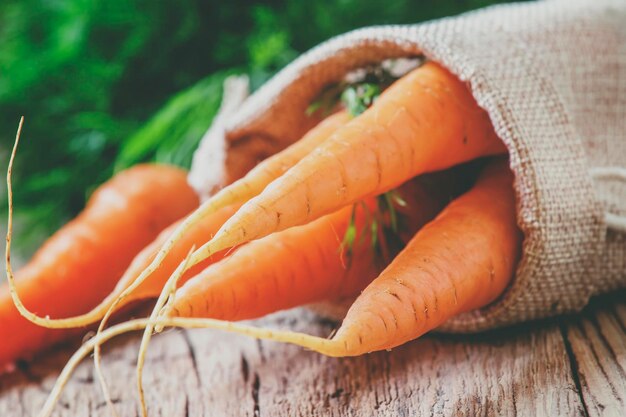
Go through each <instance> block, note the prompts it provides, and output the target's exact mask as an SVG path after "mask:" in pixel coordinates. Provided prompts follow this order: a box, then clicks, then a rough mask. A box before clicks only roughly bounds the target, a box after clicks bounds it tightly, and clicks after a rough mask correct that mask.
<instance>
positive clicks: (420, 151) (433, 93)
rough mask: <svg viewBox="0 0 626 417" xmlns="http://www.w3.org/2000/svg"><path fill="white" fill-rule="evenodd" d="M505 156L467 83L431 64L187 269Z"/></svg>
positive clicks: (292, 174)
mask: <svg viewBox="0 0 626 417" xmlns="http://www.w3.org/2000/svg"><path fill="white" fill-rule="evenodd" d="M505 152H506V148H505V146H504V145H503V143H502V142H501V141H500V139H499V138H498V137H497V136H496V134H495V132H494V130H493V127H492V126H491V123H490V121H489V117H488V115H487V113H486V112H485V111H483V110H482V109H481V108H480V107H478V105H477V104H476V102H475V101H474V99H473V97H472V95H471V93H470V91H469V90H468V89H467V87H466V86H465V84H463V83H462V82H460V81H459V80H458V79H457V78H456V77H455V76H453V75H452V74H450V73H449V72H448V71H447V70H445V69H444V68H442V67H441V66H439V65H437V64H435V63H434V62H428V63H426V64H424V65H423V66H421V67H419V68H417V69H415V70H413V71H412V72H410V73H409V74H407V75H405V76H404V77H403V78H401V79H399V80H398V81H396V82H395V83H394V84H392V85H391V86H390V87H389V88H388V89H387V90H385V91H384V92H383V93H382V95H381V96H380V98H379V99H378V100H377V101H376V102H375V103H374V105H373V106H372V107H371V108H369V109H368V110H366V111H365V112H364V113H362V114H361V115H360V116H358V117H356V118H354V119H353V120H351V121H350V122H348V123H347V124H346V125H345V126H343V127H341V128H339V129H338V130H337V131H336V132H335V133H334V134H333V135H332V136H331V137H330V138H329V139H328V140H326V141H325V142H323V143H321V144H320V145H319V146H318V147H317V148H316V149H315V150H314V151H313V152H311V153H310V154H309V155H307V156H306V157H305V158H303V159H302V160H301V161H300V162H298V163H297V164H296V165H294V166H293V167H292V168H291V169H289V170H288V171H287V172H285V174H283V175H282V176H281V177H279V178H277V179H276V180H274V181H273V182H272V183H271V184H269V185H268V186H267V187H266V188H265V189H264V190H263V192H262V193H260V194H259V195H257V196H256V197H254V198H252V199H250V200H249V201H248V202H246V203H245V204H243V206H242V207H241V208H240V209H239V210H238V211H237V213H235V214H234V215H233V216H232V217H231V218H230V219H229V220H228V221H227V222H226V223H225V224H224V225H223V226H222V228H221V229H220V230H219V231H218V232H217V233H216V235H215V236H214V237H213V239H211V240H210V241H209V242H207V243H206V244H204V245H203V246H202V247H200V248H199V249H198V250H196V251H195V252H194V253H193V254H192V255H191V257H190V260H189V262H188V267H191V266H193V265H195V264H197V263H198V262H200V261H202V260H203V259H205V258H206V257H207V256H209V255H210V254H212V253H214V252H217V251H221V250H224V249H226V248H229V247H233V246H237V245H240V244H241V243H244V242H247V241H250V240H254V239H258V238H261V237H264V236H267V235H269V234H271V233H273V232H276V231H279V230H283V229H286V228H288V227H292V226H296V225H300V224H304V223H307V222H309V221H311V220H313V219H316V218H319V217H320V216H322V215H324V214H327V213H330V212H332V211H334V210H337V209H338V208H340V207H343V206H345V205H348V204H352V203H354V202H356V201H358V200H360V199H362V198H365V197H367V196H371V195H378V194H381V193H383V192H385V191H388V190H390V189H392V188H394V187H396V186H398V185H399V184H401V183H402V182H404V181H406V180H408V179H409V178H412V177H414V176H416V175H419V174H422V173H425V172H432V171H435V170H440V169H444V168H447V167H451V166H454V165H457V164H459V163H462V162H466V161H469V160H472V159H475V158H478V157H481V156H486V155H492V154H501V153H505ZM194 217H196V214H195V213H194V214H192V215H191V216H190V217H189V219H193V218H194ZM189 221H191V220H189Z"/></svg>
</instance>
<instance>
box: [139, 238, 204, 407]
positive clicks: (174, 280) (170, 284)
mask: <svg viewBox="0 0 626 417" xmlns="http://www.w3.org/2000/svg"><path fill="white" fill-rule="evenodd" d="M194 249H195V248H191V250H190V251H189V254H188V255H187V257H186V258H185V260H184V261H183V262H182V263H181V264H180V266H179V267H178V268H177V270H176V271H175V272H174V273H173V274H172V276H171V277H170V279H169V280H168V281H167V283H166V284H165V286H164V287H163V291H162V292H161V295H160V296H159V299H158V300H157V302H156V304H155V305H154V309H153V310H152V313H151V314H150V320H152V321H156V319H157V318H159V315H160V314H161V312H162V310H163V307H164V306H165V305H166V304H167V303H168V302H170V300H172V301H173V300H174V294H175V292H176V287H177V284H178V280H179V279H180V277H182V275H183V274H184V273H185V271H186V270H187V264H188V262H189V257H190V256H191V254H192V253H193V252H194ZM153 329H156V330H157V331H158V332H160V331H162V330H163V325H161V324H156V325H152V324H148V325H147V326H146V329H145V330H144V333H143V336H142V338H141V345H140V346H139V355H138V357H137V390H138V394H139V403H140V405H141V414H142V416H144V417H147V416H148V407H147V406H146V398H145V393H144V389H143V367H144V364H145V361H146V353H147V352H148V344H149V343H150V339H151V338H152V331H153Z"/></svg>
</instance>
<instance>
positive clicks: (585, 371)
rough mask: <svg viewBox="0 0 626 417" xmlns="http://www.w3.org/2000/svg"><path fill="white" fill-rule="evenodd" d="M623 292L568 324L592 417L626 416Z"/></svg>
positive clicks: (625, 347) (576, 365)
mask: <svg viewBox="0 0 626 417" xmlns="http://www.w3.org/2000/svg"><path fill="white" fill-rule="evenodd" d="M624 295H625V294H624V293H622V294H621V296H615V297H614V298H613V299H612V300H603V301H602V304H604V306H602V308H598V307H591V308H590V309H589V311H588V313H587V314H585V318H584V319H582V320H577V321H576V322H573V323H571V324H568V325H567V330H566V335H567V340H568V342H569V344H570V346H571V351H572V354H573V356H574V359H575V367H574V368H575V369H576V370H577V373H578V378H579V381H580V386H581V389H582V394H583V399H584V403H585V405H586V408H587V409H588V411H589V414H590V415H593V416H604V417H613V416H615V417H622V416H626V301H625V297H624Z"/></svg>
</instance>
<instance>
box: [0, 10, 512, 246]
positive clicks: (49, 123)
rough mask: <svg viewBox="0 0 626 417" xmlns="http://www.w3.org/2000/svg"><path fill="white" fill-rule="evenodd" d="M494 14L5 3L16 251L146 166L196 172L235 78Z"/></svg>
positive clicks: (0, 82)
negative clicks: (336, 48)
mask: <svg viewBox="0 0 626 417" xmlns="http://www.w3.org/2000/svg"><path fill="white" fill-rule="evenodd" d="M498 2H500V1H487V0H428V1H417V0H386V1H384V2H383V1H373V0H370V1H367V0H318V1H296V0H281V1H272V2H263V1H254V0H247V1H246V0H231V1H228V2H222V1H211V0H178V1H160V0H3V1H2V2H1V3H0V150H1V151H2V153H3V154H2V158H3V167H6V161H7V156H8V150H9V149H10V146H11V145H12V143H13V139H14V135H15V129H16V127H17V124H18V120H19V117H20V116H21V115H24V116H25V117H26V122H25V127H24V131H23V135H22V144H21V148H20V150H19V153H18V158H17V163H16V177H15V179H14V185H15V198H16V212H17V214H18V216H19V218H20V223H21V225H22V227H21V230H20V241H19V242H17V243H18V245H19V243H20V242H21V243H22V244H24V243H27V246H26V248H27V247H28V246H32V245H34V244H37V242H38V241H39V240H40V239H41V238H42V237H43V236H45V235H47V234H49V233H51V232H52V231H54V230H55V229H57V228H58V227H59V226H60V225H61V224H63V223H64V222H65V221H67V220H68V219H69V218H71V217H72V216H74V215H75V214H76V213H77V212H78V211H80V210H81V209H82V207H83V206H84V203H85V199H86V198H87V197H88V196H89V194H90V192H91V191H92V190H93V189H94V188H95V187H96V186H97V185H98V184H100V183H101V182H103V181H105V180H106V179H107V178H109V177H110V176H111V175H112V173H113V172H114V170H118V169H121V168H124V167H126V166H129V165H131V164H133V163H136V162H140V161H147V160H157V161H163V162H170V163H174V164H177V165H181V166H188V165H189V162H190V157H191V152H192V151H193V149H194V147H195V145H196V144H197V142H198V140H199V139H200V137H201V136H202V134H203V133H204V131H205V130H206V129H207V127H208V126H209V125H210V123H211V119H212V117H213V115H214V114H215V112H216V110H217V108H218V106H219V102H220V99H221V84H222V80H223V79H224V77H225V76H226V75H227V74H229V73H233V72H242V73H243V72H245V73H248V74H249V75H250V76H251V79H252V84H253V87H258V86H259V85H260V84H262V83H263V82H264V81H266V80H267V79H268V78H269V77H270V76H271V75H272V74H274V73H275V72H276V71H277V70H278V69H280V68H281V67H283V66H284V65H285V64H287V63H288V62H290V61H291V60H292V59H294V58H295V57H296V56H297V55H298V54H300V53H302V52H304V51H306V50H307V49H309V48H311V47H313V46H315V45H316V44H318V43H320V42H322V41H324V40H326V39H328V38H330V37H332V36H334V35H337V34H340V33H343V32H346V31H349V30H352V29H355V28H359V27H363V26H368V25H376V24H388V23H398V24H401V23H414V22H420V21H424V20H428V19H433V18H438V17H443V16H449V15H454V14H458V13H461V12H464V11H467V10H471V9H475V8H478V7H482V6H487V5H489V4H492V3H498ZM22 248H25V247H24V245H22Z"/></svg>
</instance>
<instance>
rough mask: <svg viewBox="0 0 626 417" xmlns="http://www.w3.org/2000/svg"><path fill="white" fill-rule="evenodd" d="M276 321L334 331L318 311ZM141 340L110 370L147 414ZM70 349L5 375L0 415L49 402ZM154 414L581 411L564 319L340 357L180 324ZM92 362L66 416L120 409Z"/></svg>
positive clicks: (156, 352)
mask: <svg viewBox="0 0 626 417" xmlns="http://www.w3.org/2000/svg"><path fill="white" fill-rule="evenodd" d="M264 324H270V325H274V326H289V327H294V328H298V329H300V330H305V331H309V332H315V333H319V334H328V332H329V331H330V330H331V326H330V325H329V324H328V323H325V322H323V321H319V320H317V319H315V318H314V316H312V315H311V314H309V313H306V312H302V311H299V312H287V313H282V314H278V315H275V316H273V317H272V318H269V319H266V320H264ZM137 346H138V337H137V335H133V336H128V337H123V338H121V340H118V341H114V342H113V343H112V344H111V346H109V347H108V348H107V349H106V350H105V351H106V356H105V362H104V365H105V370H106V375H107V377H108V380H109V381H111V392H112V395H113V398H114V399H115V400H116V403H117V404H116V405H117V406H118V408H119V411H120V413H121V415H122V416H131V417H132V416H135V415H137V407H136V404H135V397H134V393H135V383H134V363H135V358H136V350H137ZM68 354H69V353H68V349H65V350H63V349H61V350H58V351H57V352H55V353H53V354H50V355H48V356H46V357H45V358H43V359H42V360H39V361H36V362H35V363H33V364H32V365H30V366H29V367H28V368H23V369H22V370H21V371H20V372H17V373H15V374H14V375H11V376H9V377H4V378H0V384H1V385H0V416H22V415H23V416H30V415H34V414H35V412H36V411H37V410H38V409H39V408H40V407H41V404H42V402H43V401H44V399H45V396H46V394H47V392H48V390H49V389H50V387H51V385H52V383H53V381H54V379H55V377H56V374H57V373H58V369H59V367H60V364H61V363H63V362H64V361H65V360H66V359H67V357H68ZM145 382H146V387H147V398H148V401H149V408H150V412H151V416H167V417H185V416H207V417H208V416H221V415H242V416H371V415H378V416H409V415H410V416H413V415H420V416H428V415H432V416H450V415H455V416H456V415H460V416H496V415H497V416H581V415H584V409H583V405H582V402H581V398H580V396H579V393H578V392H577V390H576V386H575V382H574V380H573V378H572V374H571V367H570V363H569V360H568V355H567V351H566V349H565V345H564V342H563V338H562V335H561V332H560V330H559V327H558V325H557V324H551V323H543V324H539V325H533V326H523V327H517V328H513V329H509V330H505V331H499V332H493V333H490V334H486V335H479V336H464V337H461V336H458V337H457V336H455V337H452V336H429V337H426V338H423V339H421V340H419V341H416V342H414V343H410V344H408V345H406V346H403V347H401V348H399V349H396V350H394V351H393V352H382V353H375V354H371V355H366V356H363V357H359V358H347V359H331V358H326V357H322V356H320V355H318V354H315V353H312V352H307V351H304V350H302V349H300V348H297V347H293V346H285V345H280V344H277V343H271V342H258V341H254V340H251V339H247V338H245V337H240V336H237V335H231V334H224V333H219V332H213V331H202V330H200V331H189V332H187V331H178V330H176V331H168V332H167V333H166V334H163V335H159V336H158V337H156V338H155V339H154V342H153V344H152V345H151V349H150V353H149V355H148V363H147V369H146V377H145ZM109 415H110V414H109V411H108V410H107V408H106V406H104V403H103V401H102V396H101V394H100V392H99V391H98V387H97V384H95V383H94V381H93V371H92V366H91V363H84V364H83V365H81V366H80V368H79V370H78V372H77V374H76V375H75V377H74V378H73V380H72V382H71V383H70V385H69V386H68V388H67V391H66V392H65V394H64V395H63V398H62V405H61V406H59V407H58V408H57V409H56V416H59V417H66V416H89V417H91V416H109Z"/></svg>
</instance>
